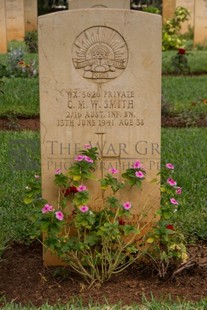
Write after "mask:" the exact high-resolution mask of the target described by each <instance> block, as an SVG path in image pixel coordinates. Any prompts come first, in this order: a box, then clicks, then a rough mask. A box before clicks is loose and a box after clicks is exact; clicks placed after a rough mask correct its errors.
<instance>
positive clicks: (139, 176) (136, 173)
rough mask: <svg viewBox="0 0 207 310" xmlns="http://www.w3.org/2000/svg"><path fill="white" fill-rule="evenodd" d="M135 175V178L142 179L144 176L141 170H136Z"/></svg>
mask: <svg viewBox="0 0 207 310" xmlns="http://www.w3.org/2000/svg"><path fill="white" fill-rule="evenodd" d="M135 175H136V177H137V178H139V179H142V178H144V173H143V172H142V171H136V172H135Z"/></svg>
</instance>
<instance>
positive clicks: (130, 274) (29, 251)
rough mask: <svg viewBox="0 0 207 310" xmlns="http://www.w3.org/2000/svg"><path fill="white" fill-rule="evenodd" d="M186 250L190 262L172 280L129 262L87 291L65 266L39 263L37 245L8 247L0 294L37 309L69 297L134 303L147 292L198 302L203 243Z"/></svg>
mask: <svg viewBox="0 0 207 310" xmlns="http://www.w3.org/2000/svg"><path fill="white" fill-rule="evenodd" d="M189 254H190V257H191V259H190V264H188V265H187V266H183V270H182V271H180V272H179V273H177V274H176V275H175V277H174V278H170V279H168V280H161V279H159V277H158V276H157V274H156V272H155V270H153V268H152V266H151V265H150V267H149V266H148V267H147V268H146V267H144V266H142V267H140V266H138V265H134V266H132V267H131V268H130V269H128V270H126V271H124V272H123V273H121V274H119V275H115V276H113V277H112V278H111V280H109V281H108V282H106V283H105V284H103V285H102V286H99V287H93V288H91V289H89V288H88V287H87V286H86V284H85V283H84V281H83V280H82V279H81V278H80V277H79V276H77V275H76V274H74V273H73V272H72V271H70V270H67V269H64V270H63V268H62V269H60V267H59V268H58V267H50V268H49V267H48V268H46V267H44V266H43V264H42V249H41V246H40V245H39V244H37V243H35V244H33V245H30V246H25V245H13V246H12V247H10V248H9V249H8V250H7V251H6V252H5V254H4V259H5V260H4V261H3V262H1V263H0V297H1V296H5V298H6V300H7V301H8V302H9V301H13V302H15V303H21V304H22V305H28V304H29V303H32V304H33V305H35V306H37V307H39V306H41V305H42V304H44V303H46V302H48V303H49V304H51V305H52V304H55V303H58V302H60V303H62V304H65V303H67V302H68V301H69V300H71V299H73V298H81V299H82V301H83V302H84V303H85V304H86V303H88V302H91V300H93V301H94V302H97V303H105V298H106V299H107V300H108V302H109V303H110V304H115V303H119V302H121V303H122V304H123V305H129V304H139V303H141V300H142V296H143V294H144V295H145V296H146V298H147V299H148V300H150V298H151V295H150V294H153V296H154V297H155V298H156V299H159V300H162V301H167V300H168V298H169V295H171V298H172V300H173V301H174V302H176V301H177V300H188V301H199V300H200V299H201V298H204V297H207V246H205V245H203V246H191V247H190V248H189ZM187 267H188V268H187ZM63 271H64V272H63ZM66 271H67V272H66ZM61 275H62V276H61ZM1 306H2V307H3V304H2V305H1V304H0V308H1Z"/></svg>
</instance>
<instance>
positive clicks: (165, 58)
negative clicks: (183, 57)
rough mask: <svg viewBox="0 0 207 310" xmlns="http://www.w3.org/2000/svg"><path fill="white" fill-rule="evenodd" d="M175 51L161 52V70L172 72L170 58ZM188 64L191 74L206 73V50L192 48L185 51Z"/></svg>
mask: <svg viewBox="0 0 207 310" xmlns="http://www.w3.org/2000/svg"><path fill="white" fill-rule="evenodd" d="M176 53H177V51H167V52H163V53H162V72H163V73H165V74H166V73H172V72H173V68H172V65H171V58H172V56H175V55H176ZM187 53H188V55H187V58H188V64H189V67H190V72H191V74H198V73H199V74H201V73H205V74H207V51H206V50H205V51H197V50H192V51H189V52H187Z"/></svg>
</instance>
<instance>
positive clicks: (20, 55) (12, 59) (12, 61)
mask: <svg viewBox="0 0 207 310" xmlns="http://www.w3.org/2000/svg"><path fill="white" fill-rule="evenodd" d="M7 62H8V64H7V66H6V65H3V66H2V67H0V70H1V71H0V73H1V75H2V76H6V77H35V76H36V75H37V68H36V63H35V60H32V61H30V63H26V62H25V61H24V51H23V49H22V48H21V47H19V48H15V49H12V50H11V51H10V52H9V53H8V60H7Z"/></svg>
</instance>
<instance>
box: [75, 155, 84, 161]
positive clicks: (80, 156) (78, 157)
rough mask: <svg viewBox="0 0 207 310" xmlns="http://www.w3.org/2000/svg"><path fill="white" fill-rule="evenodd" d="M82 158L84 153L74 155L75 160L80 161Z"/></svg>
mask: <svg viewBox="0 0 207 310" xmlns="http://www.w3.org/2000/svg"><path fill="white" fill-rule="evenodd" d="M84 158H85V156H84V155H78V156H76V157H75V160H76V161H82V160H84Z"/></svg>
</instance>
